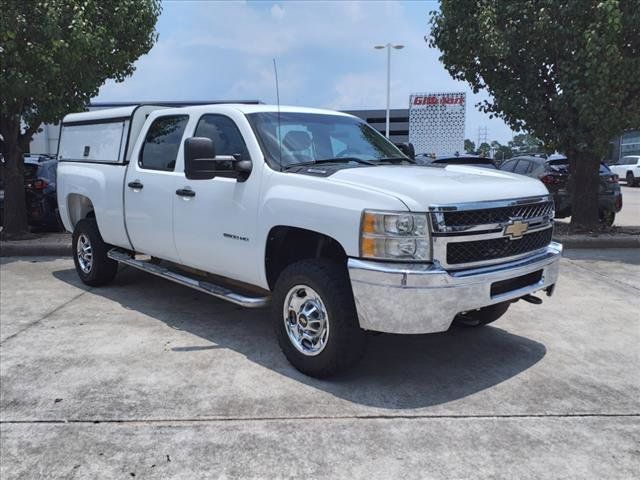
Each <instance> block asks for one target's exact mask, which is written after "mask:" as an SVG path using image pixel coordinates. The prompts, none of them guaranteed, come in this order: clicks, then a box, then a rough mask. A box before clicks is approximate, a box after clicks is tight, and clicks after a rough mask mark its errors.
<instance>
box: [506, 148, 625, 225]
mask: <svg viewBox="0 0 640 480" xmlns="http://www.w3.org/2000/svg"><path fill="white" fill-rule="evenodd" d="M500 170H504V171H507V172H513V173H519V174H521V175H526V176H528V177H534V178H537V179H539V180H540V181H541V182H542V183H544V184H545V185H546V187H547V189H548V190H549V193H551V194H552V195H553V200H554V202H555V204H556V218H565V217H569V216H571V192H570V190H569V188H570V187H569V185H570V183H569V179H570V176H571V173H570V171H569V160H568V159H567V158H566V157H564V156H560V155H556V156H554V157H552V158H546V157H542V156H540V157H538V156H522V157H515V158H510V159H509V160H506V161H505V162H504V163H503V164H502V165H500ZM599 194H600V198H599V216H600V221H601V222H602V223H603V224H605V225H607V226H611V225H613V222H614V220H615V216H616V213H618V212H619V211H620V209H621V208H622V192H621V191H620V185H619V184H618V176H617V175H616V174H615V173H613V172H612V171H611V170H610V169H609V167H607V166H606V165H605V164H604V163H602V164H600V187H599Z"/></svg>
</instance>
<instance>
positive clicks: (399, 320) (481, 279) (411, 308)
mask: <svg viewBox="0 0 640 480" xmlns="http://www.w3.org/2000/svg"><path fill="white" fill-rule="evenodd" d="M561 255H562V245H561V244H559V243H555V242H552V243H551V244H550V245H549V246H548V247H547V248H546V249H545V250H544V251H542V252H540V253H537V254H535V255H531V256H529V257H526V258H523V259H520V260H517V261H512V262H508V263H503V264H500V265H492V266H489V267H481V268H473V269H468V270H458V271H447V270H444V269H443V268H442V267H438V266H436V265H434V264H428V265H425V264H397V263H385V262H375V261H366V260H359V259H355V258H351V259H349V263H348V267H349V276H350V278H351V287H352V289H353V296H354V298H355V301H356V307H357V310H358V318H359V321H360V327H362V328H363V329H365V330H374V331H379V332H388V333H435V332H443V331H445V330H447V329H448V328H449V326H450V325H451V322H452V321H453V318H454V317H455V316H456V315H457V314H458V313H460V312H465V311H468V310H475V309H477V308H481V307H486V306H487V305H492V304H494V303H500V302H504V301H508V300H513V299H517V298H520V297H522V296H524V295H527V294H529V293H533V292H536V291H538V290H547V293H548V294H549V295H550V294H551V293H552V292H553V288H549V287H552V286H553V285H555V283H556V281H557V279H558V270H559V266H560V257H561ZM538 270H542V278H541V280H540V281H539V282H537V283H535V284H532V285H528V286H525V287H523V288H518V289H516V290H511V291H508V292H506V293H502V294H499V295H493V296H492V295H491V285H492V284H493V283H494V282H498V281H501V280H508V279H512V278H516V277H520V276H522V275H526V274H528V273H533V272H536V271H538Z"/></svg>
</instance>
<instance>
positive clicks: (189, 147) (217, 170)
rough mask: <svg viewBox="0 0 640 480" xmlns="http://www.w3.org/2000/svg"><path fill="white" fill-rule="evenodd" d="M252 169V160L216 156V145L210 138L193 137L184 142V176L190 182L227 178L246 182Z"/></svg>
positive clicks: (235, 156)
mask: <svg viewBox="0 0 640 480" xmlns="http://www.w3.org/2000/svg"><path fill="white" fill-rule="evenodd" d="M252 168H253V164H252V163H251V160H243V159H242V158H241V157H240V156H239V155H234V156H232V155H218V156H216V149H215V145H214V144H213V140H211V139H210V138H206V137H191V138H187V139H186V140H185V141H184V174H185V177H187V179H189V180H209V179H211V178H215V177H225V178H235V179H237V180H238V181H239V182H244V181H246V180H247V178H249V174H250V173H251V170H252Z"/></svg>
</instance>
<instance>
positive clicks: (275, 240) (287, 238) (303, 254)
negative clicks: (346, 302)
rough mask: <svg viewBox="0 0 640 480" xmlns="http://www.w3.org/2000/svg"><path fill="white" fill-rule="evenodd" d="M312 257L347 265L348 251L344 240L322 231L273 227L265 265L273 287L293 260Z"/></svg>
mask: <svg viewBox="0 0 640 480" xmlns="http://www.w3.org/2000/svg"><path fill="white" fill-rule="evenodd" d="M308 258H329V259H332V260H335V261H336V262H338V263H344V265H345V267H346V263H347V254H346V251H345V249H344V247H343V246H342V244H340V242H339V241H338V240H336V239H335V238H333V237H331V236H329V235H325V234H323V233H321V232H317V231H314V230H308V229H306V228H300V227H292V226H287V225H277V226H274V227H272V228H271V230H269V234H268V235H267V244H266V248H265V256H264V266H265V273H266V279H267V283H268V285H269V288H270V289H271V290H273V288H274V286H275V284H276V281H277V280H278V277H279V276H280V274H281V273H282V271H283V270H284V269H285V268H286V267H288V266H289V265H291V264H292V263H295V262H298V261H300V260H304V259H308Z"/></svg>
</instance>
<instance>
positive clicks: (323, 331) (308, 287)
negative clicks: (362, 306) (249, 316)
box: [272, 259, 366, 378]
mask: <svg viewBox="0 0 640 480" xmlns="http://www.w3.org/2000/svg"><path fill="white" fill-rule="evenodd" d="M272 302H273V303H272V321H273V326H274V329H275V334H276V337H277V339H278V344H279V345H280V348H281V350H282V352H283V353H284V355H285V357H287V360H289V362H290V363H291V364H292V365H293V366H294V367H295V368H296V369H298V370H299V371H300V372H302V373H304V374H306V375H309V376H311V377H316V378H323V377H328V376H330V375H334V374H336V373H338V372H341V371H343V370H346V369H348V368H350V367H352V366H353V365H355V364H356V363H357V362H358V361H359V360H360V358H361V357H362V355H363V354H364V351H365V347H366V333H365V332H364V331H363V330H362V329H361V328H360V326H359V324H358V315H357V313H356V306H355V303H354V300H353V294H352V291H351V285H350V283H349V280H348V275H347V272H346V270H345V268H344V267H343V266H341V265H339V264H338V263H335V262H332V261H329V260H323V259H309V260H302V261H300V262H296V263H294V264H292V265H290V266H288V267H287V268H286V269H285V270H284V271H283V272H282V274H280V277H279V278H278V281H277V282H276V286H275V289H274V292H273V297H272Z"/></svg>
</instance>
